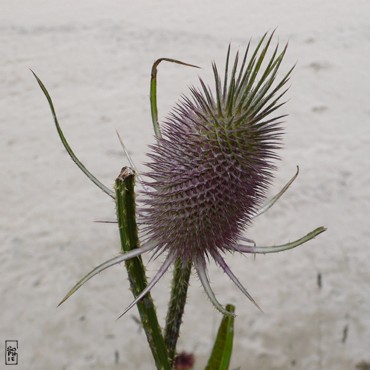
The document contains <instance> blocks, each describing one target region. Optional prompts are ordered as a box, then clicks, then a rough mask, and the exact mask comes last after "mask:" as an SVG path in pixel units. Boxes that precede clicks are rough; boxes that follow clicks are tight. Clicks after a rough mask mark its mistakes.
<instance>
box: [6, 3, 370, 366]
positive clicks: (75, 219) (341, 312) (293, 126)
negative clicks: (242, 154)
mask: <svg viewBox="0 0 370 370" xmlns="http://www.w3.org/2000/svg"><path fill="white" fill-rule="evenodd" d="M369 14H370V2H369V1H368V0H357V1H348V0H345V1H322V0H320V1H319V0H308V1H297V0H286V1H270V0H253V1H241V0H239V1H230V2H224V1H215V0H213V1H209V0H207V1H193V0H192V1H149V0H145V1H137V2H133V1H122V0H121V1H118V0H116V1H115V0H107V1H97V0H95V1H91V0H89V1H88V0H80V1H76V0H73V1H72V0H68V1H67V0H65V1H54V0H52V1H51V0H50V1H46V0H43V1H42V0H30V1H20V0H12V1H5V0H1V1H0V30H1V32H0V56H1V57H0V64H1V66H0V135H1V146H0V158H1V159H0V166H1V174H2V175H1V183H0V189H1V191H0V205H1V214H0V217H1V218H0V238H1V239H0V240H1V245H0V248H1V255H0V265H1V269H0V271H1V272H0V297H1V298H0V299H1V301H0V302H1V303H0V312H1V316H0V341H1V343H4V341H5V340H6V339H18V340H19V343H20V364H19V366H18V367H17V369H19V370H21V369H22V370H23V369H24V370H26V369H27V370H50V369H55V370H62V369H64V370H67V369H68V370H71V369H73V370H75V369H77V370H86V369H99V370H100V369H109V370H113V369H128V370H131V369H140V370H147V369H152V368H153V365H152V360H151V354H150V352H149V350H148V348H147V344H146V340H145V337H144V334H143V332H142V331H140V329H139V328H138V326H137V324H136V323H135V321H134V320H133V319H132V315H137V314H136V310H135V309H133V310H132V311H131V312H130V313H129V314H128V315H127V316H126V317H124V318H122V319H121V320H119V321H115V319H116V317H117V316H118V315H119V314H120V313H121V312H122V310H123V308H124V307H125V306H126V305H128V304H129V302H130V301H131V299H132V297H131V293H130V291H129V290H128V282H127V278H126V275H125V271H123V268H122V267H120V266H117V267H115V268H112V269H111V270H109V271H106V272H104V273H103V274H101V275H100V276H98V277H96V278H95V279H93V280H92V281H91V282H89V283H88V284H87V285H86V286H85V287H83V288H82V289H81V290H80V291H79V292H78V293H77V294H76V295H75V296H74V297H73V298H72V299H70V300H69V301H68V302H67V303H66V304H65V305H64V306H62V307H60V308H58V309H56V308H55V307H56V304H57V303H58V301H59V300H60V299H61V297H62V296H63V294H65V293H66V291H67V290H68V289H69V288H70V287H71V286H72V284H73V283H74V282H75V281H76V280H77V279H78V278H79V277H81V275H82V274H84V273H86V272H87V271H88V270H89V269H90V268H92V267H93V266H95V265H97V264H98V263H100V262H101V261H103V260H105V259H107V258H109V257H111V256H114V255H116V254H117V252H118V250H119V241H118V233H117V230H116V226H115V225H104V224H103V225H102V224H96V223H93V222H92V221H94V220H99V219H101V220H104V219H114V212H115V209H114V204H113V202H112V201H111V200H110V199H109V198H108V197H107V196H106V195H105V194H103V193H102V192H101V191H100V190H99V189H97V188H95V187H94V186H93V185H92V184H91V183H90V182H89V181H88V180H87V179H86V178H85V177H84V176H83V175H82V174H81V173H80V172H79V170H78V169H77V168H76V167H75V165H74V164H73V163H72V161H71V160H70V159H69V158H68V156H67V154H66V153H65V151H64V150H63V148H62V146H61V144H60V142H59V140H58V137H57V134H56V131H55V128H54V127H53V123H52V119H51V114H50V111H49V108H48V106H47V103H46V100H45V98H44V96H43V95H42V93H41V91H40V89H39V88H38V86H37V84H36V82H35V80H34V79H33V77H32V75H31V73H30V71H29V69H28V68H32V69H34V70H35V72H36V73H38V74H39V76H40V77H41V78H42V79H43V81H44V82H45V84H46V86H47V87H48V88H49V90H50V93H51V94H52V96H53V98H54V101H55V104H56V108H57V112H58V113H59V118H60V121H61V123H62V125H63V128H64V130H65V134H66V135H67V136H68V138H69V140H70V143H71V145H72V146H73V147H74V148H75V150H76V152H77V153H78V155H79V156H80V158H81V159H82V160H83V162H85V164H86V165H87V166H88V167H89V168H90V169H91V171H92V172H93V173H95V174H96V175H97V176H98V177H99V178H100V179H102V180H103V181H104V182H105V183H106V184H108V185H112V184H113V181H114V178H115V176H116V175H117V174H118V172H119V170H120V168H121V167H122V166H123V165H125V164H127V162H125V161H124V159H123V157H122V152H121V149H120V146H119V143H118V140H117V138H116V134H115V129H118V130H119V131H120V133H121V135H122V136H123V138H124V140H125V143H126V145H127V147H128V148H129V151H130V153H131V154H132V157H133V159H134V160H135V162H136V163H137V165H138V167H139V168H140V169H143V168H144V167H143V163H144V162H145V160H146V157H145V153H146V151H147V145H148V144H150V143H151V142H153V133H152V127H151V120H150V110H149V100H148V92H149V74H150V68H151V65H152V63H153V61H154V60H155V59H157V58H159V57H162V56H166V57H174V58H178V59H181V60H184V61H186V62H189V63H194V64H197V65H200V66H202V67H203V69H202V70H200V71H197V70H193V69H187V68H185V67H180V66H176V65H163V66H162V65H161V67H160V73H159V79H160V82H159V92H158V93H159V109H160V116H161V118H162V117H163V116H164V115H165V114H166V113H167V112H168V110H169V109H170V107H171V106H172V105H173V104H174V103H175V101H176V100H177V98H178V96H179V94H181V93H183V92H186V91H187V86H188V85H189V84H191V83H196V82H197V76H198V75H202V76H203V77H204V78H205V79H208V80H210V77H211V73H210V72H211V68H210V62H211V61H212V60H213V59H214V60H216V61H217V62H218V63H219V64H220V65H221V66H222V64H223V61H224V56H225V53H226V48H227V45H228V43H229V42H232V45H233V47H234V49H236V48H239V47H243V46H245V45H246V43H247V42H248V40H249V39H250V38H251V37H252V40H254V42H255V41H256V40H257V39H258V38H259V37H260V36H261V35H262V34H263V33H264V32H265V31H268V30H273V29H274V28H275V27H278V29H277V32H276V34H277V37H276V39H279V40H280V41H281V42H282V43H285V42H287V41H289V50H288V53H287V56H286V59H285V62H284V64H283V68H285V69H288V68H289V67H290V66H291V65H292V64H293V63H295V62H298V63H297V67H296V69H295V71H294V74H293V78H292V82H291V84H292V87H291V90H290V92H289V93H288V98H289V102H288V104H287V105H286V106H285V107H284V108H283V112H285V113H289V117H288V119H287V121H286V124H285V127H286V136H285V147H284V150H283V151H282V152H281V155H282V158H283V161H282V162H281V163H280V164H279V172H278V173H277V176H276V181H275V183H274V185H273V187H272V189H271V194H273V193H274V192H276V191H277V190H278V189H279V188H280V187H281V186H282V185H283V184H284V183H285V182H286V181H287V180H288V179H289V178H290V177H291V176H292V175H293V173H294V171H295V166H296V165H297V164H299V165H300V168H301V174H300V176H299V178H298V179H297V181H296V183H295V184H294V185H293V187H292V189H291V190H290V192H289V193H288V194H287V195H286V196H284V198H283V199H282V200H281V201H280V203H279V204H278V205H277V206H275V207H274V208H273V209H272V210H271V211H270V212H269V213H268V214H267V215H265V216H263V217H261V218H259V219H258V220H256V223H255V225H254V226H253V227H251V228H250V230H249V232H248V233H247V236H248V237H250V238H253V239H255V240H256V241H257V242H258V243H259V244H267V245H269V244H273V243H282V242H285V241H288V240H293V239H296V238H298V237H300V236H301V235H303V234H305V233H306V232H308V231H310V230H312V229H313V228H315V227H317V226H320V225H324V226H327V227H328V231H327V232H326V233H325V234H324V235H321V236H320V237H319V238H317V239H316V240H314V241H313V242H310V243H309V244H307V245H305V246H302V247H300V248H298V249H296V250H293V251H289V252H286V253H282V254H278V255H268V256H265V257H263V256H262V257H258V258H257V259H256V260H255V261H254V259H253V258H252V257H247V258H245V257H241V256H238V255H235V256H228V258H227V260H228V261H229V263H230V265H231V266H232V268H233V271H234V272H235V273H236V274H237V275H238V276H239V277H240V279H241V281H242V282H243V283H244V284H245V285H246V286H247V288H248V289H249V291H250V292H251V294H252V295H253V296H254V297H255V299H256V300H257V301H258V302H259V304H260V305H261V306H262V307H263V309H264V311H265V314H261V313H260V312H258V311H257V310H256V308H255V307H254V306H253V305H252V304H251V303H250V302H249V301H247V300H246V299H245V297H244V296H243V295H242V294H241V293H240V292H239V291H238V290H237V289H236V288H235V287H234V286H233V284H232V283H231V282H230V281H229V279H228V278H227V277H226V276H225V275H224V274H223V273H222V272H220V270H219V269H218V268H216V267H215V266H213V265H212V266H211V268H210V276H211V280H212V284H213V287H214V290H215V291H216V293H217V295H218V297H219V300H220V301H221V302H222V303H227V302H231V303H234V304H235V305H236V307H237V313H238V317H237V319H236V336H235V347H234V353H233V360H232V368H237V367H240V368H241V369H253V370H255V369H261V370H287V369H299V370H303V369H304V370H316V369H322V370H330V369H335V370H348V369H355V368H356V364H358V363H360V362H361V361H368V362H370V312H369V311H370V289H369V283H370V268H369V259H370V249H369V238H370V228H369V201H370V189H369V186H370V176H369V173H370V171H369V166H370V155H369V154H370V153H369V146H370V127H369V119H370V107H369V95H370V94H369V93H370V78H369V77H370V63H369V60H370V22H369ZM159 263H160V261H153V262H151V263H150V264H149V267H148V269H149V274H150V275H152V274H153V272H154V271H155V270H156V269H157V267H158V266H159ZM318 273H321V275H322V289H321V290H320V289H319V288H318V286H317V275H318ZM169 277H170V274H169V275H168V276H167V277H166V278H165V279H164V280H163V281H162V282H161V283H160V284H159V285H158V286H156V287H155V289H154V290H153V295H154V297H155V300H156V302H157V304H158V308H159V317H160V319H161V320H162V319H163V318H164V316H165V309H166V303H167V299H168V293H169ZM189 293H190V294H189V302H188V305H187V307H186V312H185V316H184V324H183V327H182V332H181V339H180V341H179V347H178V349H179V350H186V351H193V352H194V353H195V356H196V366H195V369H203V368H204V365H205V363H206V360H207V358H208V355H209V352H210V350H211V346H212V341H213V337H214V335H215V333H216V330H217V326H218V322H219V320H220V318H221V317H220V314H219V313H218V312H216V311H215V310H214V308H213V307H212V306H211V304H210V303H209V301H208V299H207V298H206V296H205V294H204V292H203V290H202V288H201V286H200V283H199V281H198V280H197V278H196V277H195V276H193V278H192V280H191V288H190V292H189ZM346 328H347V329H346ZM346 330H347V336H346V337H345V338H344V337H343V335H344V332H345V331H346ZM3 345H4V344H2V347H1V353H3ZM115 351H118V353H119V364H118V365H115ZM1 358H3V355H1ZM3 367H4V368H5V365H4V363H3V360H0V368H3Z"/></svg>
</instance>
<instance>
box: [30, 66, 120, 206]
mask: <svg viewBox="0 0 370 370" xmlns="http://www.w3.org/2000/svg"><path fill="white" fill-rule="evenodd" d="M31 72H32V74H33V75H34V76H35V78H36V81H37V82H38V84H39V86H40V88H41V90H42V91H43V93H44V95H45V96H46V99H47V101H48V103H49V106H50V109H51V113H52V114H53V118H54V122H55V126H56V128H57V131H58V134H59V137H60V140H61V141H62V144H63V145H64V147H65V149H66V150H67V152H68V154H69V155H70V157H71V158H72V160H73V162H75V163H76V165H77V166H78V168H79V169H80V170H81V171H82V172H83V173H84V174H85V175H86V176H87V177H88V178H89V179H90V180H91V181H92V182H93V183H94V184H95V185H96V186H97V187H98V188H100V189H101V190H103V191H104V193H106V194H108V195H109V196H110V197H112V198H113V199H114V192H113V191H112V190H110V189H109V188H107V187H106V186H105V185H104V184H102V183H101V182H100V181H99V180H98V179H97V178H96V177H95V176H94V175H93V174H92V173H91V172H90V171H89V170H87V168H86V167H85V166H84V165H83V164H82V162H81V161H80V160H79V159H78V158H77V156H76V155H75V154H74V152H73V150H72V148H71V147H70V146H69V144H68V142H67V139H66V138H65V136H64V134H63V131H62V129H61V127H60V125H59V122H58V118H57V115H56V112H55V108H54V104H53V101H52V99H51V97H50V95H49V92H48V91H47V89H46V87H45V85H44V84H43V83H42V81H41V80H40V79H39V78H38V77H37V75H36V73H35V72H33V71H32V70H31Z"/></svg>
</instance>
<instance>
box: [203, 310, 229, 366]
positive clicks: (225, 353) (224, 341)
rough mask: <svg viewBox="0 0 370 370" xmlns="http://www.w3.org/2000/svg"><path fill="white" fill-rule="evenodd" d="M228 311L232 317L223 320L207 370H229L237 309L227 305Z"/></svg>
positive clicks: (225, 317)
mask: <svg viewBox="0 0 370 370" xmlns="http://www.w3.org/2000/svg"><path fill="white" fill-rule="evenodd" d="M226 310H227V311H228V312H230V314H231V315H227V316H224V317H223V318H222V321H221V324H220V327H219V329H218V332H217V337H216V341H215V344H214V346H213V349H212V353H211V357H210V358H209V360H208V364H207V367H206V368H205V370H228V369H229V365H230V360H231V353H232V350H233V339H234V312H235V307H234V306H233V305H231V304H228V305H226Z"/></svg>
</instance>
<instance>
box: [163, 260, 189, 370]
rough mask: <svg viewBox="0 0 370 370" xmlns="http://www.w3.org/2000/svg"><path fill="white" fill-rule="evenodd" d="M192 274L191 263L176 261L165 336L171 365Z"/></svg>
mask: <svg viewBox="0 0 370 370" xmlns="http://www.w3.org/2000/svg"><path fill="white" fill-rule="evenodd" d="M190 272H191V262H188V263H187V264H186V265H183V263H182V261H181V259H178V260H177V261H176V264H175V270H174V273H173V279H172V289H171V298H170V302H169V304H168V311H167V318H166V328H165V334H164V341H165V344H166V347H167V351H168V356H169V358H170V362H171V364H172V363H173V360H174V357H175V354H176V344H177V339H178V337H179V334H180V326H181V323H182V315H183V313H184V308H185V303H186V297H187V292H188V287H189V278H190Z"/></svg>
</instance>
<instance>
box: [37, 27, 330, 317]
mask: <svg viewBox="0 0 370 370" xmlns="http://www.w3.org/2000/svg"><path fill="white" fill-rule="evenodd" d="M273 35H274V33H272V34H271V35H270V36H269V37H267V34H265V35H264V36H263V37H262V39H261V40H260V41H259V43H258V45H257V46H256V48H255V49H254V50H253V51H251V46H250V43H249V44H248V46H247V48H246V50H245V53H244V54H243V58H242V59H241V61H240V60H239V53H238V52H237V53H236V55H235V58H234V60H233V62H232V66H231V60H230V46H229V48H228V51H227V57H226V67H225V72H224V74H223V78H222V81H221V77H220V74H219V72H218V69H217V67H216V65H215V64H214V63H213V64H212V68H213V74H214V80H215V81H214V82H215V83H214V85H215V86H214V89H211V88H210V87H209V86H207V85H206V84H205V83H204V82H203V80H202V79H200V87H199V88H195V87H192V88H191V89H190V97H187V96H183V97H182V99H181V101H180V102H179V103H178V104H177V106H176V107H175V108H174V109H173V111H172V112H171V113H170V115H169V117H168V118H167V120H166V121H165V122H164V124H163V125H162V129H161V132H160V131H159V127H156V126H155V131H156V134H157V137H156V143H155V144H153V145H151V147H150V152H149V153H148V157H149V158H150V162H149V163H147V166H148V167H149V171H148V172H147V173H145V174H144V175H145V176H146V177H147V180H142V177H141V176H138V179H139V181H140V182H141V184H142V185H143V188H144V190H143V194H142V195H143V197H142V199H141V200H140V202H141V206H140V207H139V212H138V214H139V216H140V217H139V224H140V229H141V231H142V237H141V247H140V248H135V249H133V250H131V251H129V252H126V253H124V254H123V255H120V256H117V257H114V258H112V259H110V260H108V261H106V262H104V263H102V264H101V265H99V266H97V267H96V268H95V269H93V270H92V271H91V272H90V273H89V274H87V275H85V276H84V277H83V278H82V279H81V280H80V281H79V282H78V283H77V284H76V285H75V286H74V287H73V288H72V289H71V290H70V291H69V293H68V294H67V295H66V297H65V298H64V299H63V300H62V302H61V303H63V302H64V301H65V300H66V299H68V297H70V296H71V295H72V294H73V293H74V292H75V291H77V290H78V289H79V288H80V287H81V286H82V285H83V284H84V283H85V282H86V281H88V280H89V279H91V278H92V277H93V276H95V275H96V274H98V273H100V272H101V271H103V270H105V269H107V268H109V267H110V266H113V265H115V264H118V263H121V262H123V261H127V260H129V259H131V258H135V257H137V256H139V255H141V254H143V253H146V252H152V254H153V255H158V254H161V253H165V254H166V258H165V261H164V263H163V265H162V266H161V267H160V269H159V270H158V272H157V273H156V274H155V276H154V277H153V279H152V280H151V281H150V283H149V284H148V285H147V286H146V288H145V289H144V290H143V291H142V292H141V293H140V294H139V295H138V296H136V298H135V300H134V301H133V302H132V303H131V304H130V305H129V306H128V307H127V308H126V310H125V311H124V312H123V313H122V315H124V314H125V313H126V312H127V311H128V310H129V309H131V308H132V307H133V306H134V305H135V304H136V303H137V302H138V301H139V300H141V299H142V298H143V297H144V296H145V295H146V294H147V293H148V292H149V291H150V290H151V289H152V288H153V287H154V285H155V284H156V283H157V282H158V281H159V280H160V279H161V277H162V276H163V275H164V273H165V272H166V271H167V270H168V269H169V267H170V266H171V265H172V264H173V263H174V262H175V261H176V260H179V261H181V262H182V265H183V266H184V267H185V266H187V265H188V264H189V263H191V264H192V265H193V266H194V268H195V270H196V272H197V275H198V277H199V280H200V281H201V283H202V285H203V287H204V290H205V292H206V294H207V295H208V297H209V299H210V300H211V302H212V303H213V305H214V306H215V307H216V308H217V309H218V310H219V311H220V312H222V313H223V314H225V315H233V314H232V313H230V312H228V311H227V310H226V309H225V308H224V307H223V306H222V305H221V304H220V303H219V302H218V300H217V299H216V297H215V294H214V293H213V290H212V288H211V285H210V282H209V278H208V273H207V263H208V261H209V259H211V258H212V259H213V260H214V261H215V262H216V263H217V264H218V265H219V266H220V267H221V268H222V270H223V271H224V272H225V273H226V274H227V275H228V276H229V278H230V279H231V280H232V281H233V282H234V284H235V285H236V286H237V287H238V288H239V289H240V290H241V291H242V292H243V293H244V294H245V295H246V296H247V297H248V298H249V299H250V300H251V301H252V302H253V303H255V304H256V302H255V301H254V300H253V298H252V297H251V295H250V294H249V293H248V291H247V290H246V289H245V288H244V286H243V285H242V284H241V283H240V281H239V280H238V278H237V277H236V276H235V275H234V273H233V272H232V270H231V269H230V267H229V266H228V265H227V263H226V262H225V260H224V258H223V255H224V254H225V253H226V252H231V253H233V252H240V253H252V254H266V253H276V252H281V251H285V250H288V249H292V248H295V247H297V246H299V245H301V244H303V243H306V242H307V241H309V240H311V239H313V238H315V237H316V236H317V235H319V234H321V233H322V232H324V231H325V230H326V229H325V228H324V227H318V228H316V229H315V230H313V231H311V232H309V233H308V234H306V235H305V236H303V237H301V238H299V239H297V240H295V241H293V242H289V243H286V244H282V245H275V246H266V247H265V246H257V245H256V244H255V243H254V241H253V240H250V239H247V238H245V237H243V236H242V232H243V231H244V230H245V229H246V228H247V227H248V225H250V224H251V222H252V220H253V219H254V218H256V217H257V216H259V215H261V214H262V213H264V212H266V211H267V210H268V209H269V208H270V207H271V206H272V205H274V204H275V203H276V202H277V200H278V199H279V198H280V197H281V196H282V194H283V193H284V192H285V191H286V190H287V189H288V188H289V186H290V185H291V184H292V183H293V181H294V180H295V178H296V177H297V175H298V171H299V170H298V167H297V172H296V174H295V175H294V176H293V178H292V179H291V180H290V181H289V182H288V183H287V184H286V185H285V186H284V187H283V189H282V190H281V191H280V192H279V193H278V194H277V195H275V196H274V197H273V198H271V199H270V200H269V201H267V203H265V204H264V206H263V207H262V208H261V205H262V202H263V201H264V199H265V195H266V192H267V190H268V188H269V185H270V184H271V182H272V179H273V173H274V171H275V169H276V166H275V163H276V161H277V160H278V159H279V156H278V154H277V151H278V150H279V149H280V148H281V145H282V134H283V128H282V125H281V123H282V119H283V118H284V117H285V115H284V114H280V115H279V114H278V113H277V110H278V109H279V108H280V107H281V106H282V105H283V104H284V102H283V101H282V100H281V99H282V97H283V96H284V94H285V93H286V91H287V89H288V88H287V82H288V81H289V78H290V75H291V72H292V70H293V68H294V67H293V68H291V69H290V70H288V72H287V73H285V74H283V75H282V76H281V77H279V68H280V65H281V63H282V60H283V58H284V56H285V53H286V49H287V45H286V46H285V47H284V48H282V50H280V51H279V45H276V46H275V47H274V48H273V50H271V51H270V46H271V42H272V38H273ZM267 55H268V57H267ZM160 60H167V61H171V62H175V63H179V64H184V65H189V64H186V63H182V62H179V61H176V60H174V59H166V58H165V59H160ZM155 65H157V64H156V63H155ZM190 66H191V65H190ZM36 78H37V77H36ZM38 81H39V80H38ZM39 84H40V86H41V88H43V90H44V92H45V94H46V96H47V97H48V100H49V99H50V97H49V95H48V93H47V91H46V89H45V88H44V86H43V85H42V83H41V82H40V81H39ZM49 103H50V105H51V107H52V111H53V112H54V110H53V109H54V108H53V106H52V103H51V99H50V100H49ZM154 121H156V120H154ZM56 124H57V127H58V128H59V125H58V123H57V121H56ZM61 138H62V141H63V140H65V139H64V136H62V137H61ZM66 148H67V150H68V149H69V147H68V146H66ZM124 150H125V152H126V149H125V148H124ZM69 153H70V155H71V157H72V158H74V153H73V152H71V151H69ZM128 157H129V156H128ZM77 163H78V162H77ZM130 163H131V161H130ZM132 164H133V163H132ZM79 167H80V168H82V170H86V169H85V168H84V167H83V166H82V165H79ZM88 176H89V177H90V178H91V174H90V173H88ZM93 181H94V182H95V183H96V179H95V178H93ZM98 184H99V185H98V186H99V187H101V188H102V189H103V190H104V191H106V189H105V188H103V186H102V185H101V184H100V183H98ZM106 192H107V191H106ZM107 193H108V194H109V195H111V194H110V193H109V192H107ZM256 306H257V307H258V305H257V304H256ZM122 315H121V316H122Z"/></svg>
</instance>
